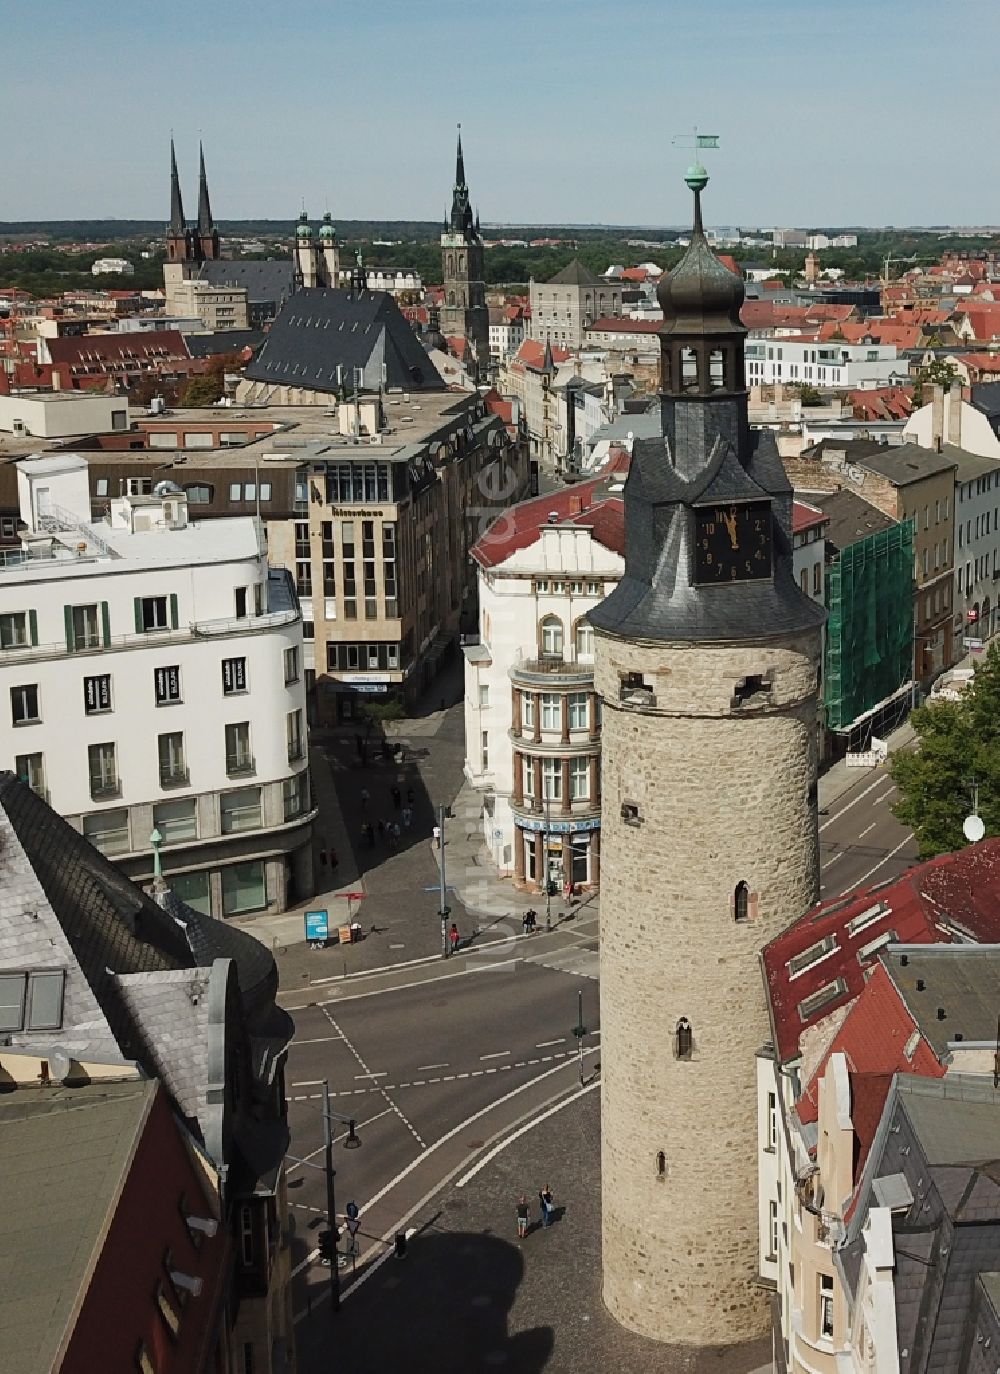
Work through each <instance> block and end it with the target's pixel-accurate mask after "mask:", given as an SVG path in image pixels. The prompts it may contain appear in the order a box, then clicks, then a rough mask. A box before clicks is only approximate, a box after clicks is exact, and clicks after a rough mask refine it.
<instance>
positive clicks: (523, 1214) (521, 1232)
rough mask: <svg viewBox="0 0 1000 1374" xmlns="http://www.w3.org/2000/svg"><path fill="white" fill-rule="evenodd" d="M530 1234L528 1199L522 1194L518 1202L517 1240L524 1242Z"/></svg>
mask: <svg viewBox="0 0 1000 1374" xmlns="http://www.w3.org/2000/svg"><path fill="white" fill-rule="evenodd" d="M527 1234H528V1199H527V1198H526V1197H525V1196H524V1194H523V1193H522V1194H521V1196H520V1197H519V1198H518V1200H517V1238H518V1240H524V1238H525V1236H526V1235H527Z"/></svg>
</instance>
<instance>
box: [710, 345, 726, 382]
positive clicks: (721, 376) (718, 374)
mask: <svg viewBox="0 0 1000 1374" xmlns="http://www.w3.org/2000/svg"><path fill="white" fill-rule="evenodd" d="M708 380H709V384H710V385H711V388H712V390H713V391H721V390H722V389H723V387H724V386H725V384H726V366H725V354H724V353H723V351H722V349H721V348H713V349H712V351H711V353H710V354H709V355H708Z"/></svg>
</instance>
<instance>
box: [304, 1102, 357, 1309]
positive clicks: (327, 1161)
mask: <svg viewBox="0 0 1000 1374" xmlns="http://www.w3.org/2000/svg"><path fill="white" fill-rule="evenodd" d="M322 1113H323V1165H322V1168H323V1171H324V1173H325V1174H326V1224H327V1227H328V1229H329V1234H330V1237H331V1245H332V1252H331V1255H330V1310H331V1311H332V1312H339V1311H340V1269H339V1268H338V1265H337V1204H336V1201H335V1198H334V1179H335V1178H336V1176H337V1171H336V1169H334V1167H333V1130H332V1123H333V1122H334V1121H341V1122H343V1123H344V1125H345V1126H346V1127H347V1128H348V1129H347V1139H346V1140H345V1141H344V1149H345V1150H357V1149H359V1148H360V1146H361V1140H360V1137H359V1136H358V1133H357V1131H356V1130H355V1129H354V1118H353V1117H350V1116H341V1115H340V1114H339V1112H333V1111H331V1110H330V1083H329V1080H328V1079H326V1078H324V1079H323V1107H322ZM288 1158H289V1159H292V1160H294V1161H295V1163H296V1164H305V1165H306V1166H307V1167H308V1168H310V1169H318V1168H320V1165H318V1164H314V1163H313V1162H312V1160H310V1159H299V1158H298V1156H297V1155H289V1156H288Z"/></svg>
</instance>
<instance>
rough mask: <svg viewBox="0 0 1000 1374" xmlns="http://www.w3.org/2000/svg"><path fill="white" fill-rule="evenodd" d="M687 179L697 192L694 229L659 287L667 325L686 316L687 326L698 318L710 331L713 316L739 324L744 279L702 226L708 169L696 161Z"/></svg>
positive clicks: (727, 324)
mask: <svg viewBox="0 0 1000 1374" xmlns="http://www.w3.org/2000/svg"><path fill="white" fill-rule="evenodd" d="M684 180H685V181H686V182H687V184H688V186H689V187H690V188H691V190H692V191H693V192H694V205H695V212H694V230H693V232H692V234H691V243H690V246H689V247H688V250H687V252H686V253H685V254H684V256H683V257H682V258H681V260H680V262H679V263H678V264H677V266H676V267H675V268H674V269H673V271H672V272H668V273H666V274H665V275H664V277H663V279H662V281H661V282H660V284H659V286H658V287H657V290H656V299H657V300H658V301H659V303H660V309H661V310H662V311H663V318H664V320H665V321H666V322H667V324H668V325H669V324H670V322H671V321H674V320H677V321H681V320H683V321H684V322H685V325H686V326H689V325H690V324H691V322H694V321H697V322H699V327H700V328H702V329H704V331H705V332H707V333H711V332H712V323H711V322H712V321H713V320H714V321H716V322H717V326H723V325H724V326H725V328H726V329H729V328H730V327H731V326H732V325H737V326H739V323H740V307H741V306H742V305H743V298H744V295H745V292H744V288H743V280H742V278H741V277H738V276H737V275H736V273H735V272H730V270H729V268H728V267H726V266H724V265H723V263H721V262H720V261H719V259H718V258H717V257H716V256H715V254H714V253H713V252H712V249H711V248H710V247H709V244H708V240H707V239H706V238H705V231H704V229H703V227H702V222H701V193H702V191H703V190H704V189H705V187H706V186H707V185H708V173H707V172H706V171H705V168H704V167H702V166H701V164H700V163H697V162H696V163H695V164H694V165H693V166H692V167H689V168H688V170H687V173H686V175H685V177H684Z"/></svg>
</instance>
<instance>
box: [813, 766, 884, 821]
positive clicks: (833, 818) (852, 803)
mask: <svg viewBox="0 0 1000 1374" xmlns="http://www.w3.org/2000/svg"><path fill="white" fill-rule="evenodd" d="M884 782H885V778H884V777H881V778H876V779H875V781H874V782H873V783H869V785H868V786H867V787H866V788H865V790H864V791H863V792H859V793H858V795H857V796H856V797H855V798H854V800H853V801H849V802H848V803H847V805H846V806H845V807H844V808H843V810H841V811H838V812H837V814H836V815H835V816H831V817H830V818H829V820H826V821H824V822H823V824H822V825H821V826H820V828H819V833H820V834H821V835H822V833H823V831H824V830H826V829H827V827H828V826H831V825H833V823H834V821H839V820H840V818H841V816H843V815H844V814H845V813H846V812H848V811H850V809H851V807H852V806H857V804H858V802H859V801H861V800H862V798H863V797H867V795H868V793H869V792H874V791H875V788H876V787H881V786H882V784H883V783H884Z"/></svg>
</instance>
